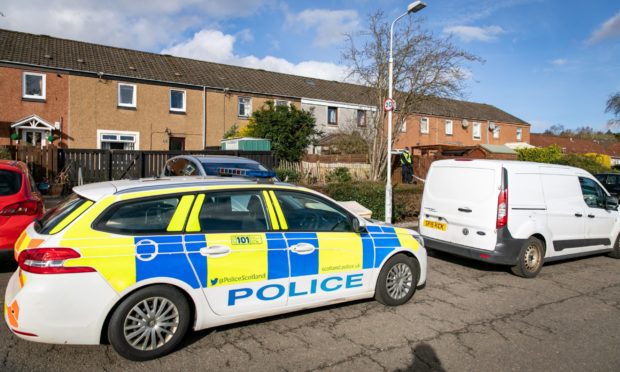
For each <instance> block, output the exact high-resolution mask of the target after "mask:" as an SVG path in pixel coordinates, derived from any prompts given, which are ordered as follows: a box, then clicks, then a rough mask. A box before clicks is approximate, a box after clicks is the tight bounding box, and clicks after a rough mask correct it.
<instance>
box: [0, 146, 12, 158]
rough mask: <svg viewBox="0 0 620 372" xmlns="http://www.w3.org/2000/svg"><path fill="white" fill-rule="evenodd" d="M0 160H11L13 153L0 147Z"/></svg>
mask: <svg viewBox="0 0 620 372" xmlns="http://www.w3.org/2000/svg"><path fill="white" fill-rule="evenodd" d="M0 159H6V160H11V151H9V149H8V148H6V147H0Z"/></svg>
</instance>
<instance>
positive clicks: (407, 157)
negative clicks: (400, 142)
mask: <svg viewBox="0 0 620 372" xmlns="http://www.w3.org/2000/svg"><path fill="white" fill-rule="evenodd" d="M400 165H401V174H402V179H403V183H411V182H413V161H412V158H411V153H409V147H405V151H403V152H402V154H400Z"/></svg>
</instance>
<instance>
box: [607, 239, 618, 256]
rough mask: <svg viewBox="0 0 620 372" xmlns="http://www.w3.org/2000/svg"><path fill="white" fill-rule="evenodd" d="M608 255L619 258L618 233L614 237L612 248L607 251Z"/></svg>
mask: <svg viewBox="0 0 620 372" xmlns="http://www.w3.org/2000/svg"><path fill="white" fill-rule="evenodd" d="M609 257H613V258H620V234H618V237H617V238H616V241H615V243H614V248H613V249H612V250H611V252H609Z"/></svg>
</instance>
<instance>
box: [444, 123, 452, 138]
mask: <svg viewBox="0 0 620 372" xmlns="http://www.w3.org/2000/svg"><path fill="white" fill-rule="evenodd" d="M445 126H446V128H445V131H446V136H451V135H452V134H454V130H453V129H454V128H453V126H452V120H446V125H445Z"/></svg>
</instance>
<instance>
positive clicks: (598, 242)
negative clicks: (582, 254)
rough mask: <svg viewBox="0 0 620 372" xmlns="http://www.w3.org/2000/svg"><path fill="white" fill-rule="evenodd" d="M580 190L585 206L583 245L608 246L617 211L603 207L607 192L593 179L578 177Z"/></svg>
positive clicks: (597, 247)
mask: <svg viewBox="0 0 620 372" xmlns="http://www.w3.org/2000/svg"><path fill="white" fill-rule="evenodd" d="M579 183H580V185H581V191H582V193H583V198H584V201H585V203H586V205H587V207H586V211H585V212H586V216H587V219H586V241H585V242H584V246H591V247H595V248H596V249H599V248H602V246H610V245H611V244H612V242H613V241H612V239H613V237H612V236H611V231H612V229H613V227H614V223H615V221H616V218H617V217H618V211H611V210H608V209H605V199H606V197H607V193H606V192H605V191H604V190H603V188H602V187H600V186H599V184H598V183H596V182H595V181H594V180H593V179H591V178H587V177H579Z"/></svg>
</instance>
